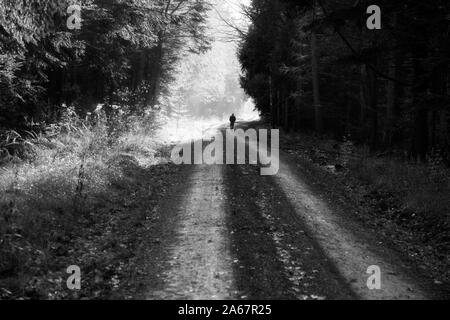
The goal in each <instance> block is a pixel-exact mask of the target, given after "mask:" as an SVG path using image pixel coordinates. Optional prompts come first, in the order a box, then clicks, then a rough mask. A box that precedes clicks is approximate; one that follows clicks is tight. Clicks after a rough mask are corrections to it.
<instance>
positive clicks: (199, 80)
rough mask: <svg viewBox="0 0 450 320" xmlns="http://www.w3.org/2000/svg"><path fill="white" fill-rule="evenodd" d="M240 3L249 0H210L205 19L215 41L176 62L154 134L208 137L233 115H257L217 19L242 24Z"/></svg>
mask: <svg viewBox="0 0 450 320" xmlns="http://www.w3.org/2000/svg"><path fill="white" fill-rule="evenodd" d="M241 4H247V5H248V0H226V1H223V0H220V1H218V0H217V1H215V3H214V8H215V9H214V10H211V12H210V14H209V21H208V27H209V35H210V37H211V38H212V39H214V41H213V42H212V44H211V50H209V51H207V52H205V53H204V54H200V55H197V54H192V53H189V54H186V55H185V57H184V58H183V59H182V60H181V61H180V62H179V63H178V66H177V72H176V77H175V79H174V81H173V83H172V84H171V85H170V90H169V91H170V93H169V95H168V96H167V97H163V98H162V99H161V108H162V110H163V112H162V118H163V121H162V122H163V123H165V124H164V125H163V127H162V128H161V130H160V132H159V136H160V137H161V138H164V139H166V140H168V141H170V142H172V143H179V142H180V141H181V142H182V141H189V140H192V139H194V140H195V139H201V138H204V139H207V138H209V137H211V136H213V135H214V133H215V132H216V130H217V129H218V128H219V127H223V126H228V125H229V123H228V121H229V117H230V115H231V114H232V113H234V114H235V115H236V117H237V119H238V121H255V120H258V119H259V113H258V112H257V111H256V110H255V105H254V102H253V100H252V99H250V98H249V97H247V96H246V95H245V93H244V91H243V89H242V88H241V87H240V84H239V76H240V72H241V66H240V64H239V61H238V58H237V44H236V42H230V41H227V39H226V37H224V36H223V35H224V34H227V31H226V30H225V29H224V27H226V26H224V22H223V20H221V17H222V18H225V19H227V21H228V19H230V21H232V22H233V23H234V24H237V25H239V26H242V27H243V28H245V26H246V23H247V22H246V18H245V16H244V15H243V14H242V12H241V11H240V5H241ZM219 15H220V16H219ZM228 31H229V30H228Z"/></svg>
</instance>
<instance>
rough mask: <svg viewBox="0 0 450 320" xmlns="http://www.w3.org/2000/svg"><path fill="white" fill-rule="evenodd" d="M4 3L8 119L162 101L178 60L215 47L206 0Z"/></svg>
mask: <svg viewBox="0 0 450 320" xmlns="http://www.w3.org/2000/svg"><path fill="white" fill-rule="evenodd" d="M74 4H75V2H74V1H70V0H33V1H26V2H25V1H21V2H17V1H15V0H6V1H2V2H1V3H0V127H6V128H7V129H8V128H9V129H10V128H15V129H17V128H23V127H28V128H30V127H34V126H37V125H42V124H44V123H54V122H56V121H58V120H59V118H60V116H61V113H62V112H63V111H64V107H65V106H71V107H72V106H73V107H74V108H75V110H76V111H77V112H78V113H80V114H81V115H83V114H86V113H87V112H92V111H93V110H95V107H96V105H97V104H106V105H107V106H114V105H117V106H120V107H121V108H122V109H123V110H122V111H123V112H125V113H133V114H139V113H143V112H144V111H145V110H148V109H155V108H156V109H158V98H159V97H160V95H161V93H164V91H165V90H166V89H167V86H168V84H169V83H170V80H171V79H172V75H173V72H174V70H173V69H174V65H175V62H176V61H177V60H178V59H180V57H181V56H182V55H183V54H185V53H187V52H195V53H200V52H204V51H205V50H207V49H208V48H209V40H210V39H209V38H208V37H207V36H206V35H205V21H206V18H207V12H208V10H209V9H210V4H209V3H208V2H207V1H204V0H183V1H170V0H169V1H163V0H151V1H146V0H128V1H122V0H82V1H77V2H76V4H77V6H73V5H74Z"/></svg>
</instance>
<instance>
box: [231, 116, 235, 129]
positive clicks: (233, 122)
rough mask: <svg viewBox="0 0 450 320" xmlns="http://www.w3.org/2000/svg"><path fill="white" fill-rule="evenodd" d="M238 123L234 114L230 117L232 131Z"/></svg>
mask: <svg viewBox="0 0 450 320" xmlns="http://www.w3.org/2000/svg"><path fill="white" fill-rule="evenodd" d="M235 123H236V116H235V115H234V113H233V114H232V115H231V117H230V128H231V130H234V124H235Z"/></svg>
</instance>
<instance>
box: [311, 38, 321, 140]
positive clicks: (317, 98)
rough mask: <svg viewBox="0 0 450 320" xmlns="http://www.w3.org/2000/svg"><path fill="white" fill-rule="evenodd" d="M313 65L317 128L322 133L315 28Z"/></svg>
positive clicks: (312, 47)
mask: <svg viewBox="0 0 450 320" xmlns="http://www.w3.org/2000/svg"><path fill="white" fill-rule="evenodd" d="M311 65H312V82H313V97H314V118H315V119H314V120H315V129H316V132H318V133H321V132H322V131H323V123H322V105H321V101H320V88H319V83H320V81H319V67H318V57H317V39H316V33H315V31H314V30H313V31H312V33H311Z"/></svg>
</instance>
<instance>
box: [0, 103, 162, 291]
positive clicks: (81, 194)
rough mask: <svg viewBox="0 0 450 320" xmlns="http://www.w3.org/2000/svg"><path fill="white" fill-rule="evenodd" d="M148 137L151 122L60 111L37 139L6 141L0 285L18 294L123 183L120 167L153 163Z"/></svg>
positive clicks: (153, 144) (1, 173)
mask: <svg viewBox="0 0 450 320" xmlns="http://www.w3.org/2000/svg"><path fill="white" fill-rule="evenodd" d="M155 132H156V126H155V118H154V117H153V116H152V115H148V116H146V117H143V118H136V117H125V116H123V115H122V116H121V115H116V116H115V117H113V118H111V117H107V116H106V115H105V113H104V112H102V111H101V110H99V111H98V112H97V113H96V114H95V115H94V116H90V117H87V118H86V119H81V118H80V117H78V116H77V115H76V113H75V112H74V111H73V109H70V108H68V109H67V112H66V114H65V115H64V117H63V119H62V121H61V122H60V123H58V124H54V125H51V126H48V127H47V128H46V131H45V132H42V133H39V134H38V133H34V132H28V133H26V134H24V135H26V136H25V137H24V136H23V135H20V134H19V133H17V132H14V133H11V134H10V135H8V136H7V137H8V140H7V141H6V142H4V143H3V145H0V148H1V149H2V153H1V154H0V155H1V161H2V163H1V165H0V284H1V282H2V281H15V282H17V283H15V284H14V285H13V287H14V286H15V287H17V288H20V287H23V282H26V281H28V280H29V279H27V278H26V274H28V273H30V269H31V268H33V267H36V266H39V268H43V266H44V267H45V266H46V265H48V266H49V267H50V265H51V263H52V259H53V252H54V251H55V248H54V247H52V246H55V243H64V242H68V241H70V237H71V235H72V234H73V232H74V230H73V228H75V227H76V226H77V221H79V220H80V219H85V218H86V215H87V214H88V213H89V211H90V210H91V209H92V207H93V206H95V204H96V203H97V202H99V201H104V200H105V199H104V195H105V194H106V195H107V194H108V188H109V186H110V185H111V183H114V181H120V180H121V179H122V178H123V175H124V172H123V170H122V169H121V168H123V165H124V162H128V163H134V164H136V165H140V166H146V165H152V164H154V163H155V162H156V159H155V155H156V152H157V149H158V146H159V145H160V141H158V140H157V139H155ZM12 137H14V138H12ZM17 150H19V151H20V152H19V151H17ZM99 195H103V198H101V197H99ZM1 287H2V285H0V288H1ZM7 287H11V286H10V285H7ZM0 298H1V292H0Z"/></svg>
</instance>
